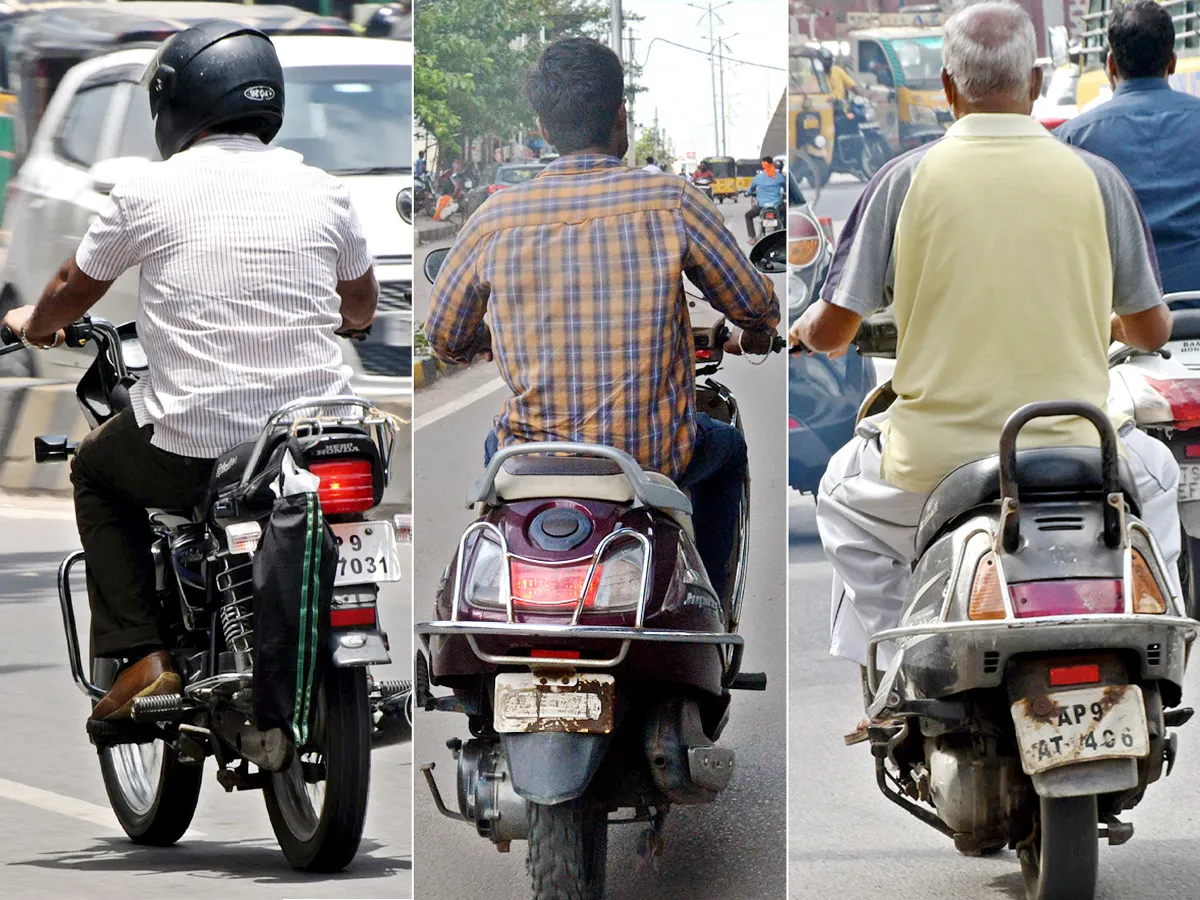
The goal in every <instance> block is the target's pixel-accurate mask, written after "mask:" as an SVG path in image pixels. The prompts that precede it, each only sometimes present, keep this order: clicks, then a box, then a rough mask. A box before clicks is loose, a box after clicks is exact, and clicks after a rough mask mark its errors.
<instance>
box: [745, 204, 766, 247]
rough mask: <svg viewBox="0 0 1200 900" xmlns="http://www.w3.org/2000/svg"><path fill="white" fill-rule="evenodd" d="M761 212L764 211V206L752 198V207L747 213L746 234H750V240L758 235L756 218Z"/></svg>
mask: <svg viewBox="0 0 1200 900" xmlns="http://www.w3.org/2000/svg"><path fill="white" fill-rule="evenodd" d="M760 212H762V207H761V206H759V205H758V201H757V200H751V201H750V209H749V211H748V212H747V213H746V234H747V235H749V236H750V240H754V239H755V238H756V237H757V234H756V232H755V227H754V220H755V219H757V218H758V214H759V213H760Z"/></svg>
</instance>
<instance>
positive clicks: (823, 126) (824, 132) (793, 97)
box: [787, 44, 836, 190]
mask: <svg viewBox="0 0 1200 900" xmlns="http://www.w3.org/2000/svg"><path fill="white" fill-rule="evenodd" d="M787 124H788V151H789V153H788V155H789V157H790V158H791V159H793V160H795V159H796V158H797V157H798V158H799V159H800V160H802V161H803V162H804V163H806V169H807V171H808V172H809V173H810V175H809V176H808V177H807V180H808V181H809V184H810V186H811V187H812V188H814V189H817V190H819V189H820V188H821V187H822V186H823V185H824V184H825V182H826V181H828V180H829V173H830V166H831V164H832V162H833V149H834V139H835V138H836V133H835V124H834V117H833V94H832V93H831V92H830V90H829V81H828V79H827V78H826V77H825V66H824V64H823V63H822V62H821V55H820V53H819V52H818V51H817V50H816V48H813V47H807V46H804V45H802V44H793V45H792V47H791V55H790V58H789V60H788V123H787ZM797 177H798V178H800V179H801V181H804V180H806V178H805V176H802V175H801V174H800V172H799V171H797Z"/></svg>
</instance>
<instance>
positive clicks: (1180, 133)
mask: <svg viewBox="0 0 1200 900" xmlns="http://www.w3.org/2000/svg"><path fill="white" fill-rule="evenodd" d="M1108 47H1109V50H1108V77H1109V80H1110V81H1111V82H1112V83H1113V84H1114V86H1115V87H1116V90H1115V91H1114V92H1113V97H1112V100H1110V101H1109V102H1107V103H1103V104H1100V105H1099V106H1096V107H1095V108H1093V109H1091V110H1088V111H1087V112H1084V113H1081V114H1080V115H1078V116H1076V117H1075V118H1074V119H1071V120H1070V121H1068V122H1066V123H1064V124H1063V125H1060V126H1059V127H1058V129H1057V130H1056V131H1055V132H1054V133H1055V135H1057V136H1058V137H1060V138H1062V139H1063V140H1064V141H1066V142H1067V143H1068V144H1072V145H1074V146H1076V147H1082V148H1083V149H1084V150H1087V151H1088V152H1090V153H1095V154H1096V155H1097V156H1101V157H1103V158H1104V159H1107V160H1108V161H1109V162H1111V163H1112V164H1113V165H1115V166H1116V167H1117V168H1118V169H1120V170H1121V174H1122V175H1124V176H1125V178H1126V180H1127V181H1128V182H1129V186H1130V187H1132V188H1133V191H1134V193H1135V194H1137V198H1138V200H1139V201H1140V203H1141V206H1142V209H1143V210H1144V211H1145V213H1146V220H1147V221H1148V222H1149V223H1150V233H1151V234H1152V235H1153V236H1154V247H1155V249H1156V251H1157V255H1158V265H1159V268H1160V269H1161V270H1162V280H1163V288H1164V290H1165V291H1166V292H1167V293H1168V294H1172V293H1175V292H1177V291H1194V290H1197V289H1200V98H1197V97H1193V96H1191V95H1190V94H1185V93H1183V92H1182V91H1176V90H1172V88H1171V85H1170V83H1169V82H1168V80H1167V79H1168V78H1169V77H1170V76H1171V75H1172V74H1173V73H1174V72H1175V23H1174V21H1173V20H1172V18H1171V13H1170V12H1169V11H1167V10H1166V9H1165V8H1164V7H1162V6H1161V5H1159V4H1158V3H1156V2H1154V0H1131V2H1129V3H1124V4H1121V5H1119V6H1117V7H1115V8H1114V10H1113V13H1112V17H1111V19H1110V20H1109V25H1108ZM1179 306H1180V307H1187V306H1192V307H1194V306H1200V302H1198V301H1183V302H1182V303H1180V304H1179Z"/></svg>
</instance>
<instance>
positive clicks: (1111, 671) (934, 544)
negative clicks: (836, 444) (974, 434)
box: [858, 312, 1200, 900]
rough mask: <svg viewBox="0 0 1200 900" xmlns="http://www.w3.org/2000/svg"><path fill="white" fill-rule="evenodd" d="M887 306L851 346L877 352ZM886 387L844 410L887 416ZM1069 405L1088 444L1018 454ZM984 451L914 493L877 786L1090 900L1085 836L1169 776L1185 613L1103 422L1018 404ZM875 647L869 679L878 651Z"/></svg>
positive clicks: (1094, 851)
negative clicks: (910, 553) (915, 514)
mask: <svg viewBox="0 0 1200 900" xmlns="http://www.w3.org/2000/svg"><path fill="white" fill-rule="evenodd" d="M895 343H896V329H895V324H894V321H893V320H892V319H891V317H890V314H888V313H886V312H885V313H882V314H878V315H877V316H874V317H871V318H869V319H867V320H866V321H865V322H864V324H863V329H862V331H860V334H859V338H858V344H859V349H860V350H861V351H863V352H864V353H867V354H875V355H881V356H888V355H894V352H895ZM894 399H895V395H894V394H893V393H892V391H891V389H890V385H882V386H880V387H879V388H877V389H876V391H875V392H874V393H873V394H872V396H871V397H869V398H868V400H867V402H866V403H864V405H863V410H862V415H863V416H867V415H873V414H875V413H877V412H881V411H883V410H884V409H886V408H887V407H888V406H889V405H890V404H891V402H892V401H893V400H894ZM1064 415H1069V416H1079V417H1081V418H1084V419H1086V420H1088V421H1089V422H1091V423H1092V425H1094V427H1095V428H1096V431H1097V432H1098V434H1099V437H1100V449H1098V450H1097V449H1093V448H1078V447H1073V448H1041V449H1029V450H1017V439H1018V436H1019V434H1020V432H1021V430H1022V428H1024V426H1025V425H1027V424H1028V423H1029V422H1030V421H1032V420H1034V419H1038V418H1046V417H1054V416H1064ZM997 449H998V454H997V455H996V456H993V457H988V458H986V459H982V460H979V461H977V462H973V463H970V464H968V465H966V466H962V467H960V468H959V469H956V470H955V471H954V472H952V473H950V474H949V475H947V476H946V478H945V479H943V480H942V482H941V483H940V484H939V485H938V486H937V487H936V488H935V490H934V491H933V493H932V494H931V495H930V497H929V499H928V500H927V502H926V504H925V507H924V510H923V511H922V514H921V519H920V525H919V529H918V532H917V538H916V550H917V562H916V564H915V566H914V567H913V573H912V578H911V582H910V584H911V587H910V590H909V595H908V597H907V598H906V601H905V605H904V612H903V615H902V617H901V620H900V624H899V626H898V627H896V628H893V629H890V630H887V631H884V632H881V633H879V634H877V635H875V636H874V637H873V638H872V639H871V644H870V654H869V665H868V667H867V669H866V671H865V673H864V691H865V697H866V700H867V703H868V715H869V719H870V725H869V727H868V735H869V739H870V744H871V752H872V755H873V756H874V757H875V768H876V780H877V783H878V785H879V788H880V790H881V791H882V792H883V793H884V795H885V796H886V797H887V798H888V799H889V800H891V801H892V802H894V803H896V804H897V805H899V806H901V807H902V808H903V809H905V810H906V811H908V812H909V813H911V814H912V815H913V816H915V817H916V818H918V819H920V820H921V821H922V822H925V823H926V824H928V825H931V826H932V827H934V828H935V829H937V830H938V831H941V832H942V833H944V834H946V835H947V836H949V837H950V838H952V839H953V840H954V843H955V846H956V847H957V848H958V849H959V850H960V851H961V852H963V853H965V854H968V855H980V854H987V853H992V852H995V851H998V850H1000V849H1002V848H1004V847H1009V848H1011V849H1013V850H1016V851H1017V853H1018V856H1019V859H1020V863H1021V869H1022V872H1023V875H1024V885H1025V895H1026V897H1027V898H1029V900H1090V898H1092V897H1094V896H1095V890H1096V881H1097V859H1098V852H1099V851H1098V846H1097V836H1098V835H1099V837H1100V838H1103V839H1106V840H1107V841H1108V842H1109V844H1110V845H1117V844H1122V843H1124V842H1126V841H1127V840H1129V839H1130V838H1131V837H1132V835H1133V826H1132V825H1131V824H1129V823H1126V822H1122V821H1120V820H1119V819H1118V815H1119V814H1120V813H1121V812H1122V811H1124V810H1127V809H1130V808H1131V807H1133V806H1135V805H1136V804H1137V803H1138V802H1139V801H1140V800H1141V799H1142V797H1143V796H1144V795H1145V792H1146V789H1147V787H1148V786H1149V785H1150V784H1152V783H1153V782H1155V781H1157V780H1158V779H1159V778H1161V777H1162V776H1163V775H1164V774H1169V773H1170V770H1171V766H1172V765H1173V763H1174V760H1175V757H1176V751H1177V737H1176V735H1174V734H1172V733H1170V732H1169V729H1171V728H1174V727H1178V726H1181V725H1183V724H1184V723H1185V722H1187V721H1188V720H1189V719H1190V718H1191V716H1192V710H1191V709H1188V708H1185V707H1181V706H1180V705H1179V704H1180V702H1181V700H1182V689H1183V676H1184V668H1185V665H1186V661H1187V655H1188V651H1189V648H1190V646H1191V644H1192V642H1193V641H1194V640H1195V637H1196V632H1197V629H1198V628H1200V623H1197V622H1195V621H1193V620H1192V619H1190V618H1187V617H1186V616H1185V615H1184V608H1183V603H1182V601H1181V598H1180V597H1179V596H1178V595H1177V593H1176V592H1175V591H1174V589H1173V588H1172V586H1171V582H1170V580H1169V578H1168V577H1167V573H1166V569H1165V565H1164V561H1163V557H1162V554H1161V553H1160V551H1159V548H1158V544H1157V542H1156V541H1155V538H1154V536H1153V535H1152V534H1151V533H1150V531H1149V529H1148V528H1147V527H1146V526H1145V525H1144V524H1143V522H1142V521H1141V520H1140V519H1139V518H1138V496H1137V492H1136V488H1135V485H1134V484H1133V480H1132V477H1131V476H1130V473H1129V471H1128V468H1127V466H1126V465H1125V464H1124V462H1122V460H1121V458H1120V455H1119V451H1118V444H1117V436H1116V433H1115V432H1114V430H1113V427H1112V424H1111V422H1110V420H1109V418H1108V416H1106V415H1105V414H1104V413H1102V412H1101V411H1100V410H1099V409H1097V408H1096V407H1094V406H1091V405H1089V404H1086V403H1080V402H1067V401H1064V402H1041V403H1032V404H1029V405H1027V406H1024V407H1022V408H1021V409H1019V410H1017V411H1016V412H1015V413H1014V414H1013V415H1012V417H1011V418H1010V419H1009V420H1008V422H1007V423H1006V425H1005V427H1004V429H1003V432H1002V434H1001V436H1000V441H999V445H998V448H997ZM885 648H886V649H887V650H889V651H891V652H892V654H893V655H892V656H891V658H890V661H888V663H887V665H886V668H885V669H884V671H883V672H882V673H881V672H880V666H879V656H880V654H881V653H882V652H883V650H884V649H885Z"/></svg>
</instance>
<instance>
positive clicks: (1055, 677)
mask: <svg viewBox="0 0 1200 900" xmlns="http://www.w3.org/2000/svg"><path fill="white" fill-rule="evenodd" d="M1099 680H1100V666H1099V665H1097V664H1096V663H1090V664H1089V665H1085V666H1054V667H1052V668H1051V669H1050V686H1051V687H1066V686H1067V685H1071V684H1095V683H1096V682H1097V681H1099Z"/></svg>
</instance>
